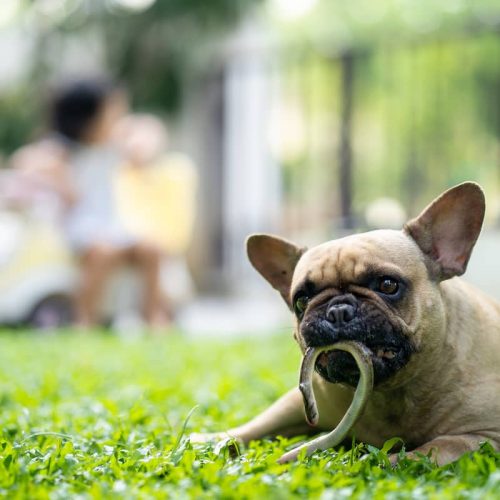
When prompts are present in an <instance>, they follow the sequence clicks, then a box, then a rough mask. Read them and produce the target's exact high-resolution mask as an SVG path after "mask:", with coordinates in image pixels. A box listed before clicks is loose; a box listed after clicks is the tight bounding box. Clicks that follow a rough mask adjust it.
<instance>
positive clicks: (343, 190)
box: [339, 50, 354, 229]
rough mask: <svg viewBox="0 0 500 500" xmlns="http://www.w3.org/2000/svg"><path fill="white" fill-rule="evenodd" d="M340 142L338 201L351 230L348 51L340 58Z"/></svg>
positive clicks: (351, 86) (351, 64) (350, 62)
mask: <svg viewBox="0 0 500 500" xmlns="http://www.w3.org/2000/svg"><path fill="white" fill-rule="evenodd" d="M340 78H341V85H340V92H341V96H340V99H341V103H340V106H341V111H340V140H339V188H340V193H339V199H340V214H341V217H342V226H343V228H344V229H352V228H353V226H354V221H353V215H352V111H353V104H354V100H353V94H354V54H353V52H352V51H350V50H348V51H346V52H344V53H343V54H342V56H341V57H340Z"/></svg>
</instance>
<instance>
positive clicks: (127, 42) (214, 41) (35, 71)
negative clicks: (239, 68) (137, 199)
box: [0, 0, 262, 153]
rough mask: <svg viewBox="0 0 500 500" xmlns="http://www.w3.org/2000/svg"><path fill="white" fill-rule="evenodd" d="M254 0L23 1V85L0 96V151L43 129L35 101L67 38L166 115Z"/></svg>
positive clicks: (211, 65)
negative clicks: (96, 52)
mask: <svg viewBox="0 0 500 500" xmlns="http://www.w3.org/2000/svg"><path fill="white" fill-rule="evenodd" d="M261 2H262V0H210V1H206V0H156V1H154V0H141V1H140V0H134V1H132V0H62V1H60V2H50V1H49V2H47V1H45V2H42V1H41V0H24V1H23V2H21V3H20V5H22V9H21V10H20V11H19V16H20V19H19V20H18V23H19V25H22V24H23V23H28V24H30V25H31V26H32V27H33V29H31V30H30V31H29V34H30V37H33V38H34V39H35V42H34V43H33V47H34V48H33V57H32V59H31V61H30V64H31V67H30V68H29V69H28V71H27V75H28V76H27V78H26V82H25V84H23V85H20V86H18V87H16V88H13V89H10V90H9V91H4V92H3V94H2V96H1V98H0V111H1V112H2V116H3V117H4V119H3V123H2V124H0V151H3V152H6V153H9V152H11V151H12V150H14V149H16V148H17V147H19V146H20V145H21V144H23V143H24V142H26V141H27V140H28V139H29V138H31V136H32V134H33V133H34V131H35V130H37V129H39V128H40V127H41V126H42V125H43V119H42V114H41V109H42V108H43V103H42V102H40V101H43V100H44V97H45V94H44V90H45V89H46V88H47V85H48V82H50V81H51V80H52V79H53V75H54V74H56V75H60V70H59V68H58V65H59V63H60V61H59V59H58V57H57V54H59V53H60V52H61V50H60V49H61V47H62V46H64V44H65V43H66V42H67V40H70V39H71V38H72V37H75V36H88V37H89V38H91V39H93V40H99V41H100V43H101V44H102V50H103V51H104V65H105V67H106V69H107V71H108V72H109V74H110V75H111V76H112V77H115V78H117V79H118V80H120V81H121V82H123V83H124V84H125V85H126V87H127V88H128V89H129V90H130V93H131V95H132V96H133V98H134V104H135V105H137V106H138V107H140V108H142V109H145V108H146V109H154V110H156V111H160V112H165V113H171V114H172V113H176V112H177V111H178V110H179V109H180V107H181V106H182V104H183V101H182V99H183V89H184V86H185V84H186V82H187V81H188V80H189V79H198V78H200V77H201V76H203V75H204V74H206V73H207V72H212V71H213V70H214V69H216V68H220V67H221V65H222V62H220V61H218V60H217V57H220V53H221V51H220V44H221V43H222V40H223V39H224V35H225V34H226V33H228V32H229V30H230V29H231V28H233V27H234V26H235V25H236V24H237V22H238V21H239V20H240V19H241V18H242V16H243V15H244V14H245V13H248V12H249V10H251V9H252V7H254V6H257V5H258V4H259V3H261ZM127 6H128V8H127ZM141 6H144V7H145V8H144V9H143V10H134V9H132V7H135V8H136V9H137V8H138V7H141ZM146 7H147V8H146ZM217 54H219V55H218V56H217ZM81 70H82V71H84V70H85V68H84V67H82V68H81ZM34 101H38V102H34ZM20 103H23V105H21V106H19V104H20ZM18 106H19V107H18Z"/></svg>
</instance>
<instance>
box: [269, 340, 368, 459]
mask: <svg viewBox="0 0 500 500" xmlns="http://www.w3.org/2000/svg"><path fill="white" fill-rule="evenodd" d="M332 350H340V351H346V352H348V353H349V354H351V356H352V357H353V358H354V360H355V361H356V364H357V365H358V368H359V372H360V377H359V381H358V385H357V387H356V391H355V392H354V396H353V399H352V402H351V405H350V406H349V408H348V410H347V412H346V413H345V415H344V417H343V418H342V420H341V421H340V423H339V424H338V425H337V427H335V429H333V430H332V431H331V432H329V433H328V434H325V435H323V436H320V437H317V438H315V439H313V440H311V441H308V442H306V443H304V444H302V445H300V446H297V447H296V448H294V449H292V450H290V451H288V452H287V453H285V454H284V455H283V456H282V457H281V458H280V459H279V461H278V462H279V463H286V462H291V461H292V460H296V459H297V457H298V455H299V453H300V452H301V451H302V450H303V449H306V450H307V451H306V456H309V455H311V454H313V453H314V452H315V451H317V450H326V449H327V448H332V447H333V446H336V445H338V444H339V443H341V442H342V441H343V440H344V438H345V437H346V436H347V434H348V432H349V431H350V430H351V429H352V427H353V425H354V424H355V423H356V421H357V419H358V417H359V416H360V414H361V412H362V411H363V409H364V407H365V405H366V402H367V401H368V398H369V397H370V395H371V393H372V390H373V364H372V352H371V351H370V349H368V348H367V347H365V346H364V345H363V344H361V343H360V342H355V341H345V342H344V341H343V342H336V343H335V344H331V345H327V346H322V347H309V348H307V349H306V351H305V353H304V357H303V359H302V365H301V368H300V383H299V389H300V392H301V393H302V397H303V398H304V407H305V413H306V419H307V421H308V423H309V424H311V425H316V424H317V423H318V419H319V413H318V407H317V405H316V399H315V397H314V391H313V387H312V377H313V373H314V367H315V364H316V360H317V359H318V356H319V355H320V354H321V353H323V352H327V351H332Z"/></svg>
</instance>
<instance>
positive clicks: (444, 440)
mask: <svg viewBox="0 0 500 500" xmlns="http://www.w3.org/2000/svg"><path fill="white" fill-rule="evenodd" d="M483 441H490V442H492V444H493V446H494V447H495V448H498V445H497V443H496V442H494V441H492V440H491V439H490V438H488V437H486V436H481V435H477V434H461V435H457V436H439V437H437V438H435V439H433V440H432V441H429V442H428V443H425V444H423V445H422V446H419V447H418V448H415V449H414V450H413V451H411V452H409V453H407V454H406V457H407V458H409V459H416V458H417V455H416V453H421V454H423V455H428V454H429V453H430V457H431V459H432V460H433V461H435V462H436V463H437V465H439V466H441V465H446V464H449V463H450V462H453V461H455V460H457V459H459V458H460V457H461V456H462V455H463V454H464V453H467V452H469V451H475V450H477V449H479V445H480V443H481V442H483ZM390 460H391V463H393V464H395V463H397V461H398V456H397V455H391V457H390Z"/></svg>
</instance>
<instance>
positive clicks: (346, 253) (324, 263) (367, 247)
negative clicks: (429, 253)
mask: <svg viewBox="0 0 500 500" xmlns="http://www.w3.org/2000/svg"><path fill="white" fill-rule="evenodd" d="M420 257H421V252H420V250H419V249H418V247H417V245H416V244H415V242H414V241H413V240H412V239H411V238H409V237H408V236H406V235H405V234H404V233H402V232H401V231H393V230H377V231H370V232H368V233H362V234H355V235H352V236H347V237H345V238H340V239H337V240H332V241H328V242H326V243H323V244H321V245H318V246H316V247H313V248H311V249H310V250H308V251H307V252H306V253H304V255H303V256H302V257H301V259H300V260H299V262H298V263H297V266H296V268H295V272H294V275H293V280H292V289H293V288H295V287H296V286H298V285H299V284H301V283H302V282H303V281H304V280H308V281H311V282H312V283H328V284H331V285H332V286H336V285H341V284H342V283H351V282H355V281H357V280H358V279H359V278H360V277H361V276H363V275H364V274H366V273H368V272H380V273H386V274H391V272H394V273H396V274H399V275H404V274H405V273H406V271H407V270H408V269H411V268H412V267H413V268H415V267H420V266H418V261H419V260H420ZM421 266H422V269H423V268H424V263H423V262H422V263H421Z"/></svg>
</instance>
